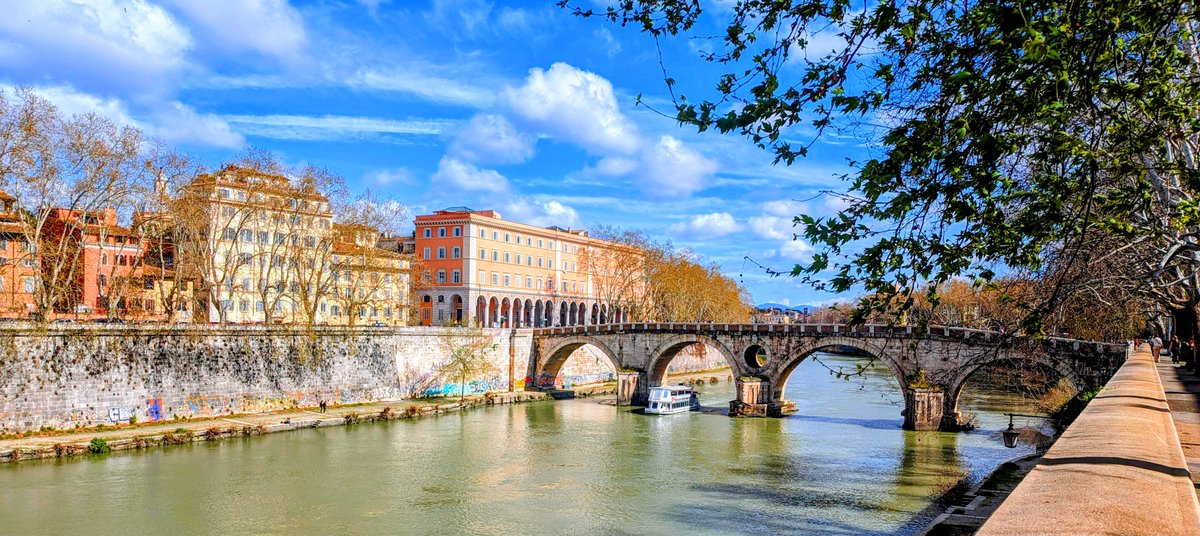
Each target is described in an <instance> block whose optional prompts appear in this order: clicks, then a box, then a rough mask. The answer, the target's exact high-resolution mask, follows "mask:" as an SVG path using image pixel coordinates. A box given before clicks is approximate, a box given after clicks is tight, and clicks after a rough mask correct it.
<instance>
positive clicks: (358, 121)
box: [223, 115, 454, 140]
mask: <svg viewBox="0 0 1200 536" xmlns="http://www.w3.org/2000/svg"><path fill="white" fill-rule="evenodd" d="M223 117H224V119H225V120H226V121H228V122H230V123H233V124H234V125H237V127H238V129H239V130H241V131H242V132H245V133H246V134H248V135H251V136H260V137H264V138H272V139H283V140H338V139H354V138H361V137H363V136H364V135H371V134H399V135H409V136H438V135H440V134H442V133H443V132H445V131H447V130H449V129H450V128H451V127H452V126H453V124H454V123H453V122H452V121H449V120H440V119H406V120H395V119H382V118H377V117H353V116H344V115H324V116H306V115H226V116H223Z"/></svg>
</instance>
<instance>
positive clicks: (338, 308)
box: [322, 224, 410, 326]
mask: <svg viewBox="0 0 1200 536" xmlns="http://www.w3.org/2000/svg"><path fill="white" fill-rule="evenodd" d="M333 236H334V242H333V266H334V270H333V273H332V281H333V284H332V287H333V291H332V292H331V293H330V295H329V297H328V300H327V301H328V305H327V306H326V307H323V308H322V312H323V314H325V315H326V317H327V318H328V322H329V323H331V324H339V325H351V326H353V325H364V324H385V325H389V326H403V325H406V324H407V323H408V315H409V313H408V311H409V299H410V298H409V296H408V289H409V261H408V258H407V256H405V255H402V254H400V253H397V252H394V251H389V250H387V249H383V248H380V247H378V245H377V244H378V242H379V231H378V230H377V229H375V228H372V227H369V226H366V225H338V224H334V225H333Z"/></svg>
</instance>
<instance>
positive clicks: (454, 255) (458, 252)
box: [450, 227, 462, 259]
mask: <svg viewBox="0 0 1200 536" xmlns="http://www.w3.org/2000/svg"><path fill="white" fill-rule="evenodd" d="M456 229H457V227H456ZM450 258H451V259H461V258H462V249H460V248H457V247H456V248H454V249H451V250H450Z"/></svg>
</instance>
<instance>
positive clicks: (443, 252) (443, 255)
mask: <svg viewBox="0 0 1200 536" xmlns="http://www.w3.org/2000/svg"><path fill="white" fill-rule="evenodd" d="M438 258H439V259H444V258H446V248H438Z"/></svg>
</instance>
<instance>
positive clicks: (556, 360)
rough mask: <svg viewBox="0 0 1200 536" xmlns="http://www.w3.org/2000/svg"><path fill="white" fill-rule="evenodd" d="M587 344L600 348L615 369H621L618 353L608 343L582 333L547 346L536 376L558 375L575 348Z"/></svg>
mask: <svg viewBox="0 0 1200 536" xmlns="http://www.w3.org/2000/svg"><path fill="white" fill-rule="evenodd" d="M585 345H591V346H594V347H595V348H596V349H597V350H600V353H601V354H603V355H604V358H605V359H607V360H608V363H609V364H610V365H612V368H613V370H614V371H617V370H621V365H620V362H619V361H618V360H617V355H616V354H615V353H613V351H612V349H611V348H609V347H608V345H607V344H604V343H603V342H602V341H600V340H599V339H596V338H593V337H588V336H586V335H580V336H574V337H569V338H566V339H562V340H556V341H555V343H554V346H552V347H550V348H547V349H546V350H545V351H544V352H541V357H540V359H539V363H538V366H537V370H536V372H537V374H535V376H542V375H545V376H550V377H554V376H558V373H559V371H561V370H562V368H563V365H565V364H566V363H567V358H569V357H571V354H573V353H575V350H578V349H580V348H581V347H583V346H585Z"/></svg>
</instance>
